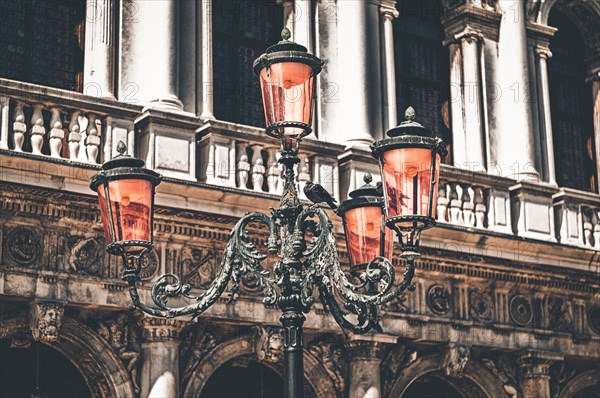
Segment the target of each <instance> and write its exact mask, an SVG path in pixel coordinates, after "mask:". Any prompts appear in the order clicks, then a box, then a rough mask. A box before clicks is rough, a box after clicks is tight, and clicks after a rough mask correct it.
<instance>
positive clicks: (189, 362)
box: [179, 326, 218, 386]
mask: <svg viewBox="0 0 600 398" xmlns="http://www.w3.org/2000/svg"><path fill="white" fill-rule="evenodd" d="M217 343H218V341H217V339H216V337H215V336H214V335H213V334H212V333H210V332H209V331H208V330H206V328H205V327H202V326H197V327H194V328H191V329H189V330H188V331H186V332H185V333H184V334H183V336H182V337H181V343H180V345H179V360H180V368H181V369H183V374H182V377H181V385H182V386H184V385H186V384H187V381H188V380H189V378H190V377H191V375H192V373H193V371H194V369H195V367H196V366H197V365H198V364H199V363H200V361H202V359H203V358H204V357H205V356H206V354H208V353H209V352H210V351H211V350H212V349H213V348H215V347H216V346H217Z"/></svg>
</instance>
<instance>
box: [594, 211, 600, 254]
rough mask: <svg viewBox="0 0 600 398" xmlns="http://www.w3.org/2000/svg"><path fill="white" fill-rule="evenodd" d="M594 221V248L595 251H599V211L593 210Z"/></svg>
mask: <svg viewBox="0 0 600 398" xmlns="http://www.w3.org/2000/svg"><path fill="white" fill-rule="evenodd" d="M594 219H595V220H596V222H595V223H594V247H595V248H596V250H600V214H599V210H598V209H595V210H594Z"/></svg>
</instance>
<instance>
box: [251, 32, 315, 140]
mask: <svg viewBox="0 0 600 398" xmlns="http://www.w3.org/2000/svg"><path fill="white" fill-rule="evenodd" d="M281 38H282V41H280V42H279V43H277V44H275V45H273V46H271V47H269V48H268V49H267V51H266V53H265V54H262V55H261V56H260V57H259V58H258V59H257V60H256V61H254V73H256V74H257V75H258V76H259V78H260V87H261V91H262V98H263V105H264V109H265V119H266V122H267V130H266V132H267V134H269V135H270V136H272V137H275V138H279V139H280V140H281V141H282V143H287V144H288V145H289V144H290V143H294V142H297V141H298V140H300V139H301V138H302V137H304V136H306V135H308V134H310V132H311V123H312V109H313V98H314V95H315V84H316V77H317V75H318V74H319V72H321V67H322V66H323V61H321V60H320V59H319V58H317V57H315V56H314V55H312V54H309V53H308V51H307V49H306V47H304V46H301V45H300V44H297V43H294V42H291V41H289V38H290V31H289V30H288V29H287V28H286V29H284V30H283V32H282V33H281Z"/></svg>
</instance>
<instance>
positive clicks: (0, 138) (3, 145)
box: [0, 97, 10, 149]
mask: <svg viewBox="0 0 600 398" xmlns="http://www.w3.org/2000/svg"><path fill="white" fill-rule="evenodd" d="M0 109H1V114H0V121H1V126H0V149H8V123H9V122H10V120H9V118H10V117H9V115H8V110H9V109H10V99H9V98H8V97H0Z"/></svg>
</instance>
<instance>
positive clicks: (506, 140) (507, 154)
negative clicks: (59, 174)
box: [486, 0, 539, 181]
mask: <svg viewBox="0 0 600 398" xmlns="http://www.w3.org/2000/svg"><path fill="white" fill-rule="evenodd" d="M497 4H498V7H499V8H500V12H501V13H502V19H501V21H500V28H499V39H498V41H497V42H496V43H493V44H495V46H486V61H489V63H490V69H491V74H492V80H491V82H490V84H493V85H494V86H495V88H496V89H497V90H499V93H498V96H497V98H496V100H495V101H493V102H492V103H491V109H490V113H489V114H490V117H491V121H490V128H491V132H490V135H491V137H490V143H491V145H492V147H491V153H492V159H491V160H492V161H493V162H495V163H497V164H498V166H499V167H498V170H499V171H501V173H502V175H504V176H506V177H511V178H515V179H516V180H518V181H521V180H525V179H527V180H529V181H538V180H539V173H538V171H537V170H536V167H535V140H534V133H533V127H532V116H531V106H532V104H531V103H530V101H531V99H530V95H529V93H530V90H529V89H530V85H529V79H528V65H527V50H526V48H527V40H526V39H527V37H526V35H525V18H524V15H523V4H522V1H519V0H503V1H498V2H497ZM486 66H487V62H486Z"/></svg>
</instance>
